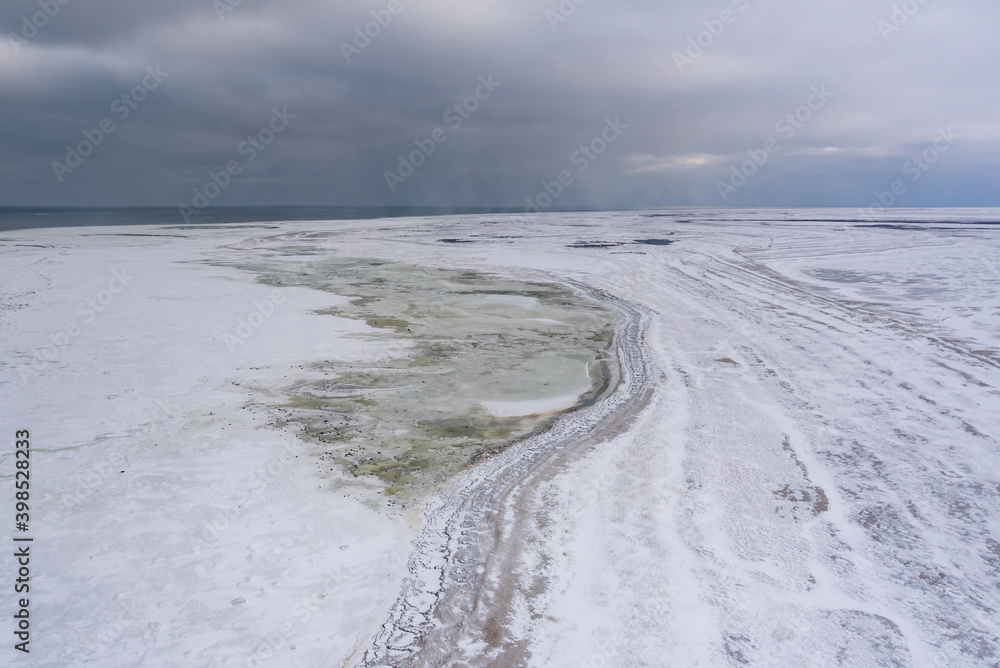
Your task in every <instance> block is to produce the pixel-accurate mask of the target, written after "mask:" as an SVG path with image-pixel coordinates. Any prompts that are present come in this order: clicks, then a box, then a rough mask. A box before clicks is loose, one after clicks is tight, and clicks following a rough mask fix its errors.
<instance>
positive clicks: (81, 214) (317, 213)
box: [0, 206, 520, 232]
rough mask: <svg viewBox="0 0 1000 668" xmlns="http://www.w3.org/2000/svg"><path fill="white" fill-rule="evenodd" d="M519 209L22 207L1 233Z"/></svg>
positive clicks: (6, 211)
mask: <svg viewBox="0 0 1000 668" xmlns="http://www.w3.org/2000/svg"><path fill="white" fill-rule="evenodd" d="M518 211H520V210H519V209H516V208H515V209H508V208H502V207H496V208H447V207H351V206H257V207H232V208H221V207H220V208H216V209H213V208H209V209H204V210H203V211H202V212H201V213H199V214H198V215H197V216H195V217H192V219H191V221H190V223H188V222H187V221H185V220H184V218H183V217H182V216H181V213H180V210H179V209H178V208H177V207H162V208H121V209H111V208H109V209H20V208H0V232H8V231H11V230H26V229H35V228H39V227H81V226H94V225H165V224H166V225H169V224H172V223H177V224H182V225H183V224H192V225H211V224H219V223H262V222H271V221H292V220H359V219H371V218H402V217H409V216H443V215H452V214H479V213H481V214H490V213H516V212H518Z"/></svg>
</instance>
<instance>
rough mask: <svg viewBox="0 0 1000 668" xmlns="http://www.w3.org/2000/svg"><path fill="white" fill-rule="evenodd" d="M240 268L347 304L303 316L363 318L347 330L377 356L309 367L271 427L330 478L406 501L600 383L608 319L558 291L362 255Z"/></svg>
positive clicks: (538, 425) (536, 426) (604, 379)
mask: <svg viewBox="0 0 1000 668" xmlns="http://www.w3.org/2000/svg"><path fill="white" fill-rule="evenodd" d="M240 266H241V268H242V269H248V270H251V271H254V272H256V273H257V274H258V276H259V279H258V280H259V281H260V282H262V283H265V284H267V285H272V286H276V287H289V286H305V287H310V288H314V289H318V290H323V291H326V292H329V293H331V294H333V295H338V296H340V297H342V298H347V300H348V301H346V302H345V300H343V299H341V300H333V299H331V302H334V301H336V302H337V303H338V304H339V305H338V306H334V307H331V308H329V309H324V310H321V311H317V312H316V313H317V314H318V315H320V316H329V317H338V318H350V319H356V320H362V321H364V322H365V323H367V324H368V325H369V326H370V327H371V328H372V329H370V330H368V331H367V332H365V333H359V334H357V335H356V336H360V337H365V338H369V339H371V338H374V339H376V340H377V341H378V343H379V347H380V348H381V349H383V350H385V351H386V354H385V355H384V356H382V357H380V358H379V361H377V362H375V363H373V364H369V365H365V366H359V365H357V364H346V363H343V362H333V361H316V362H315V363H314V364H313V365H312V368H311V369H310V371H313V372H317V373H314V374H313V377H312V379H310V380H303V381H299V382H297V383H295V384H293V385H292V386H291V387H288V388H285V389H284V394H285V395H286V396H287V397H288V401H287V403H286V404H285V405H283V406H281V407H279V408H280V409H281V410H280V412H279V414H280V415H281V418H280V422H281V423H283V424H285V425H293V426H296V427H298V428H299V433H300V434H301V436H302V438H304V439H306V440H307V441H309V442H311V443H313V444H315V445H316V446H318V448H319V450H320V454H319V458H320V462H321V465H322V467H323V469H324V472H326V473H329V474H331V476H332V477H334V478H335V479H338V480H339V481H340V482H339V484H342V485H363V486H366V487H369V486H374V487H377V488H380V490H381V491H384V493H385V494H386V495H387V496H389V497H393V498H395V499H396V500H397V501H400V502H406V501H408V500H410V499H413V498H417V497H419V496H421V495H423V494H425V493H427V492H429V491H432V490H433V489H434V488H436V487H437V486H438V485H440V484H441V483H442V482H444V481H446V480H447V479H448V478H450V477H451V476H453V475H454V474H456V473H458V472H459V471H460V470H462V469H463V468H465V467H466V466H468V465H469V464H471V463H473V462H474V461H476V460H477V459H478V458H480V457H482V456H484V455H488V454H490V453H493V452H497V451H499V450H502V449H503V448H505V447H507V446H509V445H510V444H511V443H513V442H514V441H515V440H517V439H519V438H521V437H524V436H526V435H528V434H531V433H533V432H535V431H537V430H540V429H543V428H545V427H546V426H547V425H548V423H549V422H550V421H551V420H552V419H554V417H555V416H556V415H557V414H558V413H560V412H562V411H565V410H569V409H572V408H574V407H576V406H579V405H582V404H584V403H586V402H588V401H589V400H592V399H593V398H595V397H596V396H598V395H599V394H600V393H601V392H602V391H603V390H604V389H605V388H606V387H607V385H608V383H609V378H610V367H609V361H610V357H609V355H610V347H611V343H612V339H613V336H614V318H615V314H614V313H613V312H612V311H610V310H609V309H607V308H605V307H604V306H602V305H601V304H599V303H597V302H595V301H592V300H590V299H588V298H586V297H583V296H582V295H580V294H578V293H576V292H574V291H572V290H570V289H568V288H565V287H562V286H559V285H553V284H543V283H530V282H521V281H512V280H502V279H497V278H493V277H490V276H487V275H485V274H480V273H474V272H467V271H453V270H442V269H429V268H425V267H419V266H416V265H410V264H404V263H398V262H386V261H380V260H366V259H339V258H338V259H324V260H318V261H310V262H303V263H295V264H290V263H288V262H279V263H254V264H252V265H245V264H244V265H240ZM317 378H319V379H317Z"/></svg>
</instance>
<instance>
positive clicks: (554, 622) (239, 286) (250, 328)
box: [0, 210, 1000, 668]
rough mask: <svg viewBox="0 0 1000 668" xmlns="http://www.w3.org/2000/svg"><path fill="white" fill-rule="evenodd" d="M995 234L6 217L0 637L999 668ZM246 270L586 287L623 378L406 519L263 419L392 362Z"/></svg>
mask: <svg viewBox="0 0 1000 668" xmlns="http://www.w3.org/2000/svg"><path fill="white" fill-rule="evenodd" d="M997 222H1000V212H998V211H987V210H978V211H964V210H933V211H903V210H899V211H894V212H893V214H892V219H891V220H888V219H887V220H885V221H880V222H879V224H878V225H872V224H871V223H867V222H861V221H857V220H855V219H854V212H848V211H838V210H823V211H819V210H809V211H806V210H797V211H754V212H746V211H740V212H737V211H726V212H713V211H705V210H693V211H670V212H651V213H607V214H551V215H544V216H489V217H448V218H434V219H411V220H383V221H364V222H343V221H337V222H331V223H281V224H274V225H262V226H220V227H216V228H210V227H201V228H194V227H192V228H178V227H176V226H143V227H134V228H120V227H115V228H86V229H48V230H26V231H18V232H9V233H6V234H4V235H3V237H2V238H0V267H2V274H0V299H2V301H0V333H2V336H0V398H2V404H0V405H2V412H0V434H3V435H5V436H4V440H3V445H2V447H0V453H2V457H0V477H2V480H3V484H4V489H5V491H4V498H5V499H8V501H7V506H6V507H9V508H13V502H12V499H13V484H12V479H13V476H12V475H11V474H12V472H13V470H14V469H13V461H14V458H13V449H14V448H13V434H14V431H15V430H17V429H29V430H31V433H32V444H33V448H34V449H33V459H32V494H33V499H34V500H33V506H34V507H33V512H32V535H33V536H34V537H35V543H34V544H33V548H32V549H33V561H32V576H33V581H32V596H33V597H32V631H33V633H32V645H31V649H32V652H31V655H30V657H23V656H21V655H20V653H15V652H14V651H13V649H12V645H13V642H12V641H9V642H6V643H5V644H4V646H3V647H2V649H0V657H2V661H3V663H4V665H31V666H76V665H80V666H89V665H101V666H266V665H273V666H352V665H367V666H377V665H415V666H444V665H448V666H451V665H457V666H539V667H541V666H556V667H561V666H566V667H573V668H577V667H583V666H587V667H594V668H596V667H598V666H743V665H749V666H852V667H853V666H913V667H916V668H929V667H934V668H938V667H942V666H984V667H985V666H997V665H1000V637H998V636H1000V621H998V620H1000V370H998V367H1000V224H993V225H987V224H983V223H997ZM317 231H321V232H322V233H320V234H316V233H314V232H317ZM442 239H448V240H450V241H449V243H442V242H441V241H440V240H442ZM455 240H461V241H463V242H464V243H454V241H455ZM637 240H643V241H644V242H645V243H639V242H638V241H637ZM666 241H672V242H674V243H672V244H666V243H664V242H666ZM276 252H280V253H281V254H282V255H283V256H284V257H287V258H293V259H294V258H298V259H300V260H309V259H315V258H323V257H327V256H337V257H339V258H352V257H357V258H379V259H384V260H390V261H397V262H406V263H409V264H411V265H420V266H425V267H430V268H435V267H436V268H446V269H461V270H476V271H481V272H487V273H489V274H491V275H496V276H497V277H498V278H501V279H515V280H521V281H524V280H527V281H537V282H548V283H554V284H561V285H564V286H567V287H570V288H572V289H573V290H575V291H577V292H580V293H586V294H589V295H590V296H591V297H592V298H594V299H597V300H599V301H601V302H602V303H604V305H605V306H607V307H608V308H610V309H612V310H613V311H616V312H617V313H618V314H619V319H620V322H619V330H618V332H619V333H618V337H617V338H616V342H615V350H616V354H617V355H618V359H619V365H618V368H617V370H616V372H615V373H614V374H613V376H614V380H616V381H620V382H616V383H613V387H611V388H609V390H608V391H607V392H606V393H604V394H603V395H601V396H600V397H597V400H596V401H594V402H592V403H590V404H588V405H587V406H584V407H582V408H580V409H579V410H575V411H571V412H569V413H566V414H565V415H564V416H563V417H561V418H560V419H559V420H558V421H557V422H556V423H555V424H554V425H553V426H552V428H551V429H550V430H549V431H547V432H544V433H541V434H536V435H534V436H532V437H530V438H529V439H527V440H526V441H523V442H521V443H519V444H518V445H516V446H514V447H513V448H511V449H510V450H508V451H507V452H506V453H503V454H501V455H499V456H496V457H493V458H489V459H486V460H484V461H481V462H480V463H479V464H477V465H476V466H474V467H472V468H471V469H468V470H467V471H465V472H464V473H463V474H462V475H460V476H459V477H458V478H457V479H455V480H454V481H453V482H451V483H449V484H447V485H445V487H443V488H442V489H441V490H440V491H439V492H438V493H436V494H433V495H431V496H429V497H427V498H426V499H424V501H423V502H422V504H421V505H420V506H419V507H416V508H414V507H412V506H410V507H407V508H406V509H401V508H399V507H396V506H388V505H386V504H382V503H380V502H379V500H378V499H377V498H374V497H373V496H372V495H371V494H369V495H367V496H366V495H364V494H362V493H361V492H358V491H355V490H346V491H344V490H342V489H340V488H337V487H334V486H331V480H330V478H329V477H328V476H324V475H323V474H322V473H320V472H319V470H318V468H317V466H316V465H315V464H316V462H315V456H316V453H315V450H314V449H312V446H311V445H310V444H309V443H308V442H306V441H304V440H303V439H301V438H299V437H298V436H297V435H296V433H295V431H294V430H292V429H290V428H287V426H286V427H285V428H280V427H278V426H269V425H270V422H269V419H268V416H269V415H272V414H273V411H274V410H275V407H276V406H278V405H280V404H282V400H283V399H282V396H281V388H287V387H289V386H290V385H292V384H293V383H295V382H296V381H298V380H310V379H311V374H315V371H314V370H313V368H312V367H311V365H312V364H313V363H315V362H316V361H317V360H331V359H333V360H337V361H338V362H339V363H343V364H350V363H357V364H370V363H372V361H373V360H377V359H380V358H383V357H384V356H386V355H390V354H396V353H392V351H389V350H387V349H386V347H385V345H384V344H383V343H380V340H379V338H378V337H372V336H367V335H366V334H367V333H370V331H371V328H369V327H368V326H367V325H366V324H365V323H364V322H363V321H358V320H352V319H348V318H334V317H329V316H319V315H317V313H316V312H317V311H319V310H322V309H329V308H331V306H336V303H335V302H336V299H337V298H336V297H334V296H332V295H331V294H329V293H327V292H321V291H318V290H314V289H310V288H307V287H301V286H297V287H281V288H275V287H273V286H268V285H264V284H261V283H259V282H257V281H256V280H255V276H253V275H252V274H250V273H248V272H246V271H241V270H240V269H238V268H236V267H235V265H236V264H237V263H238V262H240V261H245V260H246V258H247V257H251V256H254V254H267V253H272V254H273V253H276ZM116 272H117V273H116ZM88 300H93V303H90V304H88ZM254 312H256V313H259V314H260V315H259V316H255V317H253V318H252V319H251V317H250V315H251V314H252V313H254ZM241 319H242V320H243V321H244V322H247V326H246V327H243V328H242V329H240V325H239V322H240V320H241ZM543 319H544V318H543ZM70 332H72V334H71V333H70ZM244 334H246V336H244ZM581 377H584V376H583V372H582V371H578V372H575V373H574V376H573V378H571V379H568V380H567V381H566V382H567V383H568V384H569V386H570V387H576V386H577V385H578V384H579V382H580V378H581ZM269 388H270V389H269ZM581 391H582V390H581ZM555 399H560V401H562V400H565V399H566V397H565V396H564V393H563V392H560V393H559V396H558V397H538V398H537V401H538V402H539V403H537V405H539V406H556V405H558V406H559V407H563V406H565V403H557V404H552V403H550V402H549V401H548V400H555ZM526 401H527V400H526ZM525 405H528V404H525ZM532 405H536V404H532ZM495 408H497V409H502V408H504V405H503V404H502V403H501V404H497V406H495ZM507 408H510V407H509V406H507ZM514 412H517V411H514ZM11 519H12V518H11ZM4 531H6V532H8V533H7V534H5V536H4V540H6V541H7V544H8V545H10V544H11V543H10V536H9V532H10V528H9V527H7V526H5V527H4ZM4 552H5V553H4V556H2V557H0V572H2V573H3V574H5V575H4V576H3V577H4V578H5V579H6V578H9V576H8V575H6V574H10V573H13V568H14V561H13V559H12V558H11V556H10V554H8V553H9V552H11V551H10V550H5V551H4ZM11 579H12V578H11ZM3 586H4V587H5V588H6V587H7V586H8V585H7V584H5V585H3ZM4 600H5V601H9V600H10V597H9V596H5V598H4ZM5 608H7V609H9V610H11V611H12V610H13V603H5ZM3 616H5V617H8V618H9V615H8V612H7V611H6V610H5V611H4V612H3ZM5 633H7V632H5ZM11 637H12V636H10V635H9V634H8V639H10V638H11ZM14 661H17V662H18V663H16V664H15V663H14Z"/></svg>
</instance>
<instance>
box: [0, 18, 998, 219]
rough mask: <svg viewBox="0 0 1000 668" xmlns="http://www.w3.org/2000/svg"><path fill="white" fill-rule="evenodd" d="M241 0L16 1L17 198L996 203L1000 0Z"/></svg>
mask: <svg viewBox="0 0 1000 668" xmlns="http://www.w3.org/2000/svg"><path fill="white" fill-rule="evenodd" d="M225 2H226V0H217V1H216V2H212V1H211V0H196V1H179V2H171V3H163V2H153V1H152V0H144V1H137V0H130V1H126V0H121V1H109V0H103V1H102V0H92V1H90V2H86V3H85V2H83V0H66V2H65V4H62V3H60V2H59V0H41V1H40V2H39V0H35V1H34V2H29V1H25V0H18V1H16V2H8V3H6V4H5V5H4V7H3V8H2V9H0V29H2V31H3V35H4V36H5V39H4V40H3V41H4V43H3V44H0V146H2V149H3V153H2V157H0V204H38V205H59V204H66V205H75V204H84V205H86V204H94V205H106V204H165V205H178V204H190V203H191V202H192V200H193V199H195V198H196V195H195V189H199V190H200V191H203V187H204V186H205V185H206V184H207V183H210V182H211V180H212V177H211V175H212V174H215V176H216V181H222V182H224V183H225V185H224V186H223V187H219V188H218V194H217V195H216V196H215V197H214V198H213V199H212V204H215V205H232V204H450V205H525V200H526V198H532V199H533V200H535V199H536V196H537V195H539V194H540V193H543V192H545V190H546V189H545V184H548V185H549V189H548V190H549V191H550V192H552V193H556V194H557V196H555V197H554V200H553V204H552V206H554V207H573V206H607V207H642V206H655V205H665V204H703V205H713V206H715V205H722V204H723V203H724V204H726V205H732V206H764V205H809V204H816V205H847V206H856V205H857V206H861V205H865V206H867V205H868V204H870V202H871V201H872V198H873V196H874V195H875V193H876V192H882V191H885V190H886V189H887V188H891V184H892V183H893V182H894V181H896V180H906V183H907V186H908V187H907V189H906V192H905V194H904V195H901V196H900V197H899V198H898V200H899V204H902V205H906V206H917V205H935V204H941V205H946V204H972V205H975V204H981V205H986V204H993V205H995V204H998V203H1000V202H998V199H1000V198H998V196H997V194H996V193H997V192H998V188H997V185H998V182H1000V165H998V159H997V155H998V153H997V151H998V148H1000V121H998V120H997V118H998V117H997V114H996V112H995V110H996V109H997V108H998V103H1000V99H998V98H1000V88H998V87H997V86H996V85H995V82H996V79H997V74H998V72H1000V53H998V51H997V50H996V49H995V48H993V46H992V41H993V39H994V37H993V34H992V33H993V31H994V29H995V26H996V25H997V19H998V18H1000V8H998V7H997V6H996V4H995V2H988V1H985V0H982V1H976V0H969V1H968V2H964V3H962V4H961V5H959V6H956V5H955V4H948V3H944V2H942V1H940V0H925V1H924V2H922V3H921V2H919V0H906V1H905V2H893V1H882V0H879V1H876V2H871V1H870V0H866V1H861V0H849V1H839V2H834V1H833V0H816V1H814V2H810V3H801V2H792V1H791V0H717V1H716V2H712V3H696V2H692V1H688V2H675V1H664V2H642V1H639V0H625V1H622V2H617V3H610V2H606V1H601V0H584V1H583V2H581V3H580V4H579V5H577V4H576V3H575V2H574V0H563V2H562V3H560V2H559V1H558V0H547V1H542V2H538V1H528V0H486V1H482V2H476V3H469V2H461V1H458V0H398V3H399V4H398V5H396V4H394V3H390V2H389V0H373V1H371V2H365V3H360V2H359V3H329V2H319V1H316V0H314V1H312V2H309V1H306V2H298V3H287V4H282V3H278V2H273V1H269V0H243V2H241V3H240V4H239V5H235V4H233V5H229V4H223V3H225ZM391 4H392V6H391V7H390V5H391ZM390 8H391V9H395V10H397V13H395V14H393V13H391V12H389V9H390ZM230 10H231V11H230ZM372 12H375V13H376V15H377V16H380V17H381V18H382V20H383V23H386V25H384V26H378V31H377V32H378V34H377V35H375V36H365V35H363V31H364V29H365V27H366V26H367V27H368V30H369V32H370V33H373V34H374V33H375V32H376V30H375V28H374V27H373V26H374V24H371V22H372V21H373V20H374V18H373V15H372ZM390 17H391V21H389V20H388V19H389V18H390ZM358 29H360V30H361V31H362V36H359V35H358V32H357V31H358ZM345 44H346V45H350V46H348V47H347V48H345ZM348 60H349V61H350V62H348ZM147 68H154V71H159V72H162V73H164V75H163V76H161V77H160V79H159V80H158V81H156V82H155V83H156V85H155V87H151V86H152V84H153V83H154V81H153V80H152V79H151V78H150V75H149V70H148V69H147ZM155 68H159V70H155ZM490 76H492V77H493V79H492V80H493V81H495V82H498V83H499V87H495V86H491V90H489V91H487V90H486V89H484V88H483V87H482V84H481V83H480V77H484V78H486V79H487V80H489V77H490ZM144 82H145V85H144ZM816 87H821V89H822V90H824V91H828V92H829V93H830V95H823V96H822V97H823V98H824V99H823V101H822V102H819V101H818V98H816V97H815V94H814V93H813V91H814V90H815V89H816ZM823 87H825V88H823ZM477 89H478V92H479V95H480V98H481V99H477V98H476V97H475V96H476V93H477ZM487 93H488V94H487ZM122 96H125V97H124V98H123V97H122ZM137 98H142V99H141V100H139V99H137ZM463 101H464V102H465V105H466V106H465V108H460V109H459V110H457V111H452V112H451V113H450V114H449V115H448V116H447V118H446V116H445V113H446V112H447V111H448V110H449V109H451V108H452V107H453V105H455V104H456V103H457V104H460V105H461V104H462V103H463ZM810 104H811V105H812V107H813V108H810V106H809V105H810ZM126 109H127V111H128V115H127V116H126V117H123V116H124V112H125V110H126ZM275 109H277V110H278V111H279V112H282V113H284V111H283V110H287V114H288V115H289V116H294V118H289V119H288V121H287V128H283V129H282V130H281V132H278V133H274V131H273V130H272V129H271V128H269V123H270V122H271V119H272V118H273V116H274V113H275V112H274V110H275ZM471 109H474V111H470V110H471ZM803 110H805V111H803ZM789 114H791V118H790V119H789V118H788V115H789ZM462 116H468V118H463V117H462ZM457 118H460V119H461V121H462V123H461V127H455V124H456V119H457ZM105 119H107V121H109V122H110V123H111V124H112V126H113V131H112V132H110V133H109V134H103V133H100V127H101V125H100V124H101V122H102V121H104V120H105ZM615 119H618V127H623V126H627V129H624V130H623V131H622V132H621V133H620V136H615V139H614V141H613V142H610V143H609V142H605V141H603V140H602V139H600V138H601V135H602V132H604V130H605V128H606V127H608V125H607V123H608V121H609V120H610V121H611V122H612V123H614V122H615ZM112 126H108V125H107V124H105V126H104V127H105V128H109V127H112ZM948 128H951V129H952V130H951V131H952V133H954V134H956V135H958V136H959V138H958V139H957V140H955V141H954V143H953V144H952V145H949V147H948V150H947V151H946V152H938V154H937V157H936V159H935V160H934V161H933V162H932V163H930V164H929V165H928V167H929V168H928V169H927V170H921V171H920V174H921V176H920V178H919V179H917V180H915V181H912V180H911V179H912V178H913V174H914V172H913V171H912V169H911V170H909V171H907V169H906V166H907V164H908V163H911V162H912V161H913V159H914V158H916V159H917V160H921V161H923V162H927V161H928V159H929V158H931V157H934V152H932V151H931V149H933V147H934V142H935V138H936V137H937V135H938V132H939V130H941V129H948ZM790 130H791V132H790ZM435 131H437V134H435ZM85 132H86V133H88V135H89V137H90V138H91V139H92V140H95V141H96V139H97V138H100V140H101V141H100V144H99V145H97V146H95V147H94V148H93V151H92V152H91V153H90V155H88V156H86V157H82V156H81V158H80V159H79V163H80V164H79V165H78V166H75V167H74V166H71V165H72V164H73V163H75V162H77V160H76V158H74V157H73V156H72V155H67V146H70V147H76V146H78V145H79V144H80V143H81V142H84V143H85V144H86V143H87V142H88V141H90V140H88V139H87V136H88V135H85V134H84V133H85ZM95 133H99V134H95ZM442 133H444V134H443V135H442ZM435 136H436V137H437V138H438V139H441V138H442V137H446V141H444V142H443V143H437V142H434V141H433V139H432V137H435ZM265 140H271V141H270V142H269V143H268V142H265ZM769 140H772V141H773V143H771V144H768V143H767V142H768V141H769ZM418 142H419V144H418ZM428 142H430V143H428ZM592 142H593V145H591V143H592ZM775 145H777V148H775ZM421 146H422V147H424V149H425V152H430V148H431V147H433V149H434V150H433V154H432V155H429V156H422V155H416V156H414V158H415V159H416V161H418V162H422V164H421V165H419V166H418V167H416V168H415V169H414V170H413V173H412V174H410V171H411V168H410V167H409V166H407V165H405V164H401V163H400V159H399V156H400V155H402V156H404V157H406V158H407V160H406V162H409V156H410V155H411V154H412V153H413V151H419V150H421V149H420V147H421ZM581 147H586V148H587V150H585V151H580V149H581ZM605 147H606V148H605ZM766 147H769V148H771V149H774V150H772V151H768V150H767V148H766ZM82 148H83V150H84V151H87V148H88V147H87V146H86V145H84V146H83V147H82ZM598 149H603V153H602V154H601V155H597V154H596V153H597V150H598ZM761 151H764V152H763V153H761ZM925 153H926V156H924V154H925ZM251 156H252V157H253V160H252V161H249V159H250V157H251ZM754 156H757V158H758V160H757V162H756V163H754V161H753V158H754ZM764 156H766V158H767V159H766V160H764V159H763V158H764ZM921 156H924V157H923V158H922V157H921ZM748 160H750V161H751V162H750V163H748V162H747V161H748ZM54 162H59V163H60V165H64V166H65V167H66V169H61V168H59V167H56V168H55V169H54V168H53V163H54ZM234 162H235V163H236V164H237V166H238V170H233V173H231V174H229V175H228V178H227V176H226V175H223V172H225V171H226V166H227V164H230V165H231V164H232V163H234ZM760 162H764V164H763V165H761V164H759V163H760ZM583 167H586V170H585V171H583V172H581V171H580V170H581V169H582V168H583ZM67 170H69V171H67ZM734 170H735V171H734ZM237 171H238V173H236V172H237ZM387 171H388V172H391V173H394V174H395V177H391V178H390V179H389V181H390V182H391V186H392V187H390V184H387V178H386V172H387ZM566 172H568V173H569V174H570V175H571V177H572V178H571V179H568V178H567V179H564V180H565V181H567V182H569V181H572V182H571V183H570V184H569V185H563V184H559V178H560V175H561V174H562V175H563V176H564V177H565V176H566V174H565V173H566ZM397 177H398V178H397ZM60 179H61V180H60ZM720 184H722V185H720ZM211 193H214V189H212V188H211V187H210V194H211ZM549 196H550V197H552V195H549ZM723 197H725V201H723ZM542 201H543V203H544V201H545V198H544V197H543V198H542Z"/></svg>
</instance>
